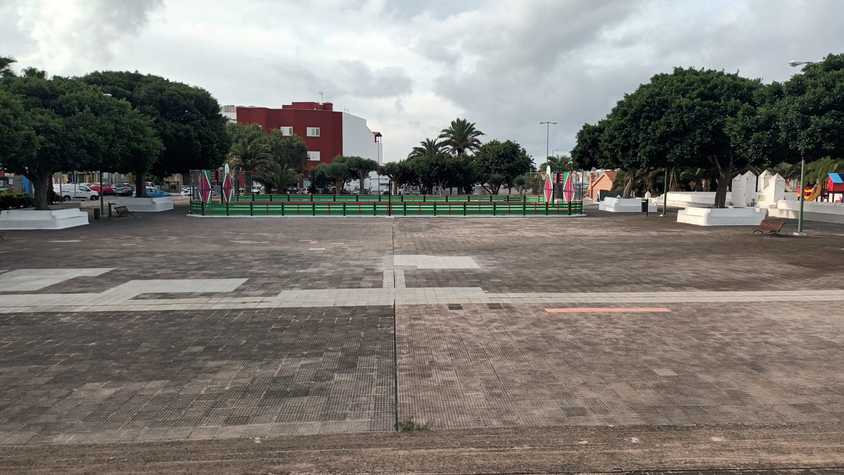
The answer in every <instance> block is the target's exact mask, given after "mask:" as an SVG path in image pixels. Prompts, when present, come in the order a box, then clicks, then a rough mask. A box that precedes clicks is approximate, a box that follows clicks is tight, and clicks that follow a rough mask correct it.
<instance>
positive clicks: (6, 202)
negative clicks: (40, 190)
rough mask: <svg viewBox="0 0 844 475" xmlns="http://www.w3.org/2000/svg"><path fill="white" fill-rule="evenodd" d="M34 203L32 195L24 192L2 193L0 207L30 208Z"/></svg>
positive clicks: (0, 194)
mask: <svg viewBox="0 0 844 475" xmlns="http://www.w3.org/2000/svg"><path fill="white" fill-rule="evenodd" d="M32 205H33V202H32V197H30V196H29V195H25V194H23V193H12V192H2V193H0V209H12V208H28V207H30V206H32Z"/></svg>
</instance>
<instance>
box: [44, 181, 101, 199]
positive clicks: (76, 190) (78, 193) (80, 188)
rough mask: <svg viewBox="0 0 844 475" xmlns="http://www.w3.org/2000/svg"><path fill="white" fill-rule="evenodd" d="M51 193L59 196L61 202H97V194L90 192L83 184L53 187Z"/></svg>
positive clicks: (66, 184) (98, 196) (98, 197)
mask: <svg viewBox="0 0 844 475" xmlns="http://www.w3.org/2000/svg"><path fill="white" fill-rule="evenodd" d="M53 191H54V192H55V193H56V194H57V195H59V196H61V198H62V201H70V200H91V201H93V200H98V199H100V195H99V193H97V192H96V191H94V190H92V189H91V188H90V187H89V186H88V185H86V184H84V183H65V184H63V185H53Z"/></svg>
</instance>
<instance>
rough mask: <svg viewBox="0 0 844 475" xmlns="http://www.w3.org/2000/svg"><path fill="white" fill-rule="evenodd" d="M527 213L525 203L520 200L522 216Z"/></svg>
mask: <svg viewBox="0 0 844 475" xmlns="http://www.w3.org/2000/svg"><path fill="white" fill-rule="evenodd" d="M526 215H527V203H526V202H524V201H522V216H526Z"/></svg>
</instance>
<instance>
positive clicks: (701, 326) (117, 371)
mask: <svg viewBox="0 0 844 475" xmlns="http://www.w3.org/2000/svg"><path fill="white" fill-rule="evenodd" d="M786 231H788V229H787V230H786ZM811 232H812V234H811V235H810V237H808V238H806V239H794V238H789V237H779V238H777V237H758V236H753V235H752V234H751V233H750V232H749V230H748V229H746V228H732V229H701V228H692V227H690V226H685V225H679V224H676V223H672V222H669V221H665V220H660V219H659V218H657V217H655V216H651V217H648V218H645V217H642V216H608V215H604V214H597V215H593V216H591V217H588V218H583V219H579V218H573V219H544V218H542V219H540V218H536V219H515V218H514V219H466V220H455V219H420V218H416V219H383V218H380V219H379V218H376V219H370V218H358V219H337V218H304V219H297V218H292V219H254V220H252V219H238V220H226V219H211V218H207V219H191V218H187V217H185V216H182V215H179V214H178V213H167V214H163V215H158V216H149V215H141V216H139V217H138V218H137V219H132V220H113V221H110V222H101V223H95V224H92V225H91V226H88V227H84V228H75V229H69V230H63V231H58V232H49V233H46V232H8V233H4V237H5V240H2V241H0V259H2V267H3V269H6V270H7V273H8V272H14V271H16V270H17V271H19V270H21V269H42V270H43V269H62V268H68V269H93V268H103V269H105V268H112V269H113V270H111V271H108V272H106V273H103V274H102V275H94V274H89V275H78V276H76V277H73V276H70V277H69V278H67V279H65V280H61V281H59V282H54V283H51V284H50V285H48V286H46V287H43V288H38V287H37V286H35V287H33V285H32V284H26V285H28V286H29V287H26V286H24V288H17V290H15V288H14V287H12V285H11V284H9V286H8V287H6V288H3V287H2V284H3V282H4V279H3V277H2V276H3V275H4V274H0V444H5V445H10V444H23V443H25V444H30V445H40V444H45V443H71V444H73V443H85V442H97V443H99V442H103V441H109V442H115V441H117V442H120V441H127V442H150V441H157V440H175V439H199V440H203V439H215V438H238V437H266V436H273V435H285V434H287V435H289V434H295V435H301V434H324V433H332V432H366V431H390V430H392V428H393V423H394V422H395V420H396V418H398V419H400V420H407V419H410V418H413V419H414V420H418V421H424V422H430V423H431V425H432V427H433V429H434V430H435V431H439V430H447V429H465V428H504V427H522V428H524V427H538V426H549V425H574V426H598V425H616V426H617V425H630V424H646V425H651V426H657V425H662V424H670V425H690V424H704V423H705V424H726V423H734V422H740V423H745V424H773V423H795V424H797V423H815V422H817V421H827V422H829V421H836V422H844V420H842V414H844V380H842V378H844V376H842V372H841V371H840V368H838V366H839V365H838V364H837V362H838V361H842V360H844V349H843V348H842V343H841V341H840V338H837V335H840V334H841V333H842V330H844V328H842V323H841V321H840V319H838V318H836V316H837V314H836V313H835V311H834V309H837V308H840V305H841V304H840V301H841V300H843V299H844V281H842V279H841V278H840V276H841V271H840V269H841V268H842V266H844V226H835V225H818V224H814V223H813V224H812V229H811ZM46 272H49V271H46ZM13 276H14V275H13ZM65 277H67V276H65ZM7 279H9V278H8V277H7ZM200 279H207V280H200ZM9 282H11V281H9ZM115 289H117V290H115ZM79 295H82V297H79ZM16 299H17V300H19V301H24V300H25V301H27V302H29V303H27V305H29V307H27V309H26V312H23V311H18V312H15V311H14V310H12V311H11V312H10V313H8V309H9V308H11V307H10V305H11V304H10V302H14V301H16ZM75 299H79V300H75ZM109 299H111V300H109ZM650 303H659V304H660V305H659V306H665V307H668V308H670V310H671V312H670V313H665V314H656V315H649V314H623V313H621V314H611V315H602V314H589V315H578V314H549V313H547V312H545V308H548V307H561V306H568V305H576V304H585V305H578V306H588V307H600V306H601V305H611V306H612V305H616V306H626V305H628V304H637V305H635V306H640V305H638V304H650ZM109 305H111V306H109ZM641 306H646V307H647V306H651V305H641ZM4 309H6V310H7V313H3V312H4ZM394 324H395V325H396V328H397V334H396V335H395V339H396V341H397V343H398V354H394V350H393V344H394V334H393V325H394ZM396 361H397V363H396ZM396 377H397V378H398V383H399V385H398V388H396V386H395V378H396ZM396 398H398V405H396V403H395V401H396Z"/></svg>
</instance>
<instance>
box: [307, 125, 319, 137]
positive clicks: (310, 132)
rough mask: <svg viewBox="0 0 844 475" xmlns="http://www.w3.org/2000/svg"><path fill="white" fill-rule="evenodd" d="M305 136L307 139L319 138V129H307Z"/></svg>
mask: <svg viewBox="0 0 844 475" xmlns="http://www.w3.org/2000/svg"><path fill="white" fill-rule="evenodd" d="M305 135H307V136H308V137H319V127H308V130H307V132H306V133H305Z"/></svg>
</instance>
